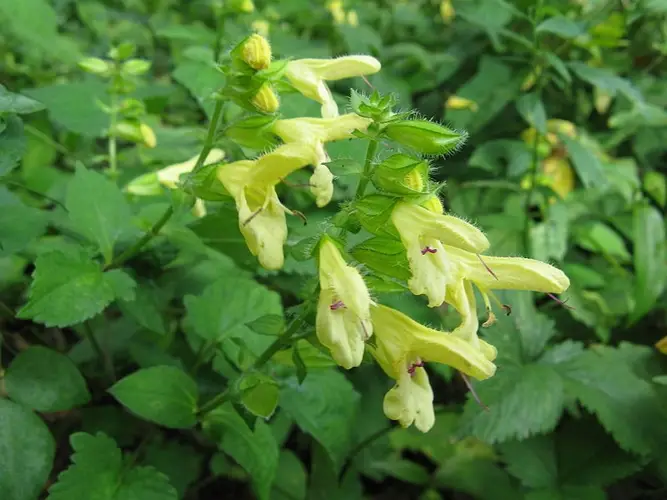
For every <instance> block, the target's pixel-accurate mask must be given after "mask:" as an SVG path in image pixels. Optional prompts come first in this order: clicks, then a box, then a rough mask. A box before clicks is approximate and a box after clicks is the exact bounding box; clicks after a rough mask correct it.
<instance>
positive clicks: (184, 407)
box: [109, 366, 199, 429]
mask: <svg viewBox="0 0 667 500" xmlns="http://www.w3.org/2000/svg"><path fill="white" fill-rule="evenodd" d="M109 392H110V393H111V395H112V396H113V397H114V398H116V399H117V400H118V402H120V403H121V404H122V405H123V406H125V407H126V408H128V409H129V410H130V411H132V412H133V413H135V414H136V415H138V416H139V417H141V418H143V419H146V420H150V421H152V422H155V423H157V424H159V425H163V426H165V427H169V428H172V429H185V428H188V427H192V426H194V425H195V424H196V423H197V419H196V418H195V413H196V412H197V400H198V398H199V390H198V389H197V384H196V383H195V381H194V380H192V379H191V378H190V377H189V376H188V375H187V374H186V373H185V372H184V371H183V370H181V369H179V368H176V367H174V366H154V367H152V368H145V369H143V370H138V371H136V372H134V373H132V374H130V375H128V376H127V377H125V378H123V379H121V380H120V381H118V382H116V384H114V385H113V386H112V387H111V388H110V389H109Z"/></svg>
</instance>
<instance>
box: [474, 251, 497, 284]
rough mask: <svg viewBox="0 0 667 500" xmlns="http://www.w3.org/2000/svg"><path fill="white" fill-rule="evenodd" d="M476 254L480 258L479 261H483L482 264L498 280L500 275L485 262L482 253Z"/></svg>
mask: <svg viewBox="0 0 667 500" xmlns="http://www.w3.org/2000/svg"><path fill="white" fill-rule="evenodd" d="M476 255H477V258H478V259H479V261H480V262H481V263H482V265H483V266H484V267H485V268H486V270H487V271H489V274H491V276H493V277H494V278H496V280H497V279H498V276H496V273H494V272H493V269H491V268H490V267H489V266H487V265H486V262H484V261H483V260H482V256H481V255H480V254H476Z"/></svg>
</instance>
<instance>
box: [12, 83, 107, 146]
mask: <svg viewBox="0 0 667 500" xmlns="http://www.w3.org/2000/svg"><path fill="white" fill-rule="evenodd" d="M23 93H24V94H26V95H28V96H29V97H32V98H33V99H37V100H38V101H40V102H42V103H43V104H44V105H45V106H46V109H47V111H48V112H49V116H50V117H51V119H52V120H53V121H54V122H56V123H57V124H59V125H60V126H62V127H65V128H66V129H68V130H71V131H72V132H74V133H77V134H81V135H83V136H86V137H102V136H103V135H104V134H105V131H106V128H107V127H108V124H109V117H108V116H107V114H106V113H105V112H104V111H103V110H102V108H101V107H100V105H99V104H98V102H106V100H107V95H106V87H105V85H104V84H103V83H102V82H99V81H96V80H87V81H84V82H69V83H58V84H55V85H50V86H47V87H40V88H35V89H26V90H24V91H23Z"/></svg>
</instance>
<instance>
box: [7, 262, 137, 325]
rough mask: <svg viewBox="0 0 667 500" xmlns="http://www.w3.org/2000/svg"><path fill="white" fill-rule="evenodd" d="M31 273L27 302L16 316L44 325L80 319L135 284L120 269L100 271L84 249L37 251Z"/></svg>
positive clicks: (102, 308)
mask: <svg viewBox="0 0 667 500" xmlns="http://www.w3.org/2000/svg"><path fill="white" fill-rule="evenodd" d="M32 277H33V281H32V283H31V285H30V291H29V292H28V296H29V300H28V303H27V304H26V305H24V306H23V307H22V308H21V310H20V311H19V312H18V314H17V316H18V317H19V318H24V319H33V320H35V321H37V322H40V323H44V324H45V325H46V326H69V325H75V324H77V323H81V322H82V321H85V320H87V319H89V318H91V317H93V316H95V315H96V314H98V313H100V312H102V310H104V308H105V307H107V306H108V305H109V304H110V303H111V302H112V301H113V300H114V299H115V298H117V295H116V294H117V293H118V292H122V293H123V294H127V293H130V290H131V288H132V287H133V286H134V281H132V279H131V278H130V277H129V276H128V275H127V274H125V273H124V272H123V271H120V270H115V271H111V272H110V273H103V272H102V270H101V269H100V266H99V265H98V264H97V263H95V262H94V261H92V260H90V259H89V258H87V257H86V255H84V254H83V253H78V254H76V253H73V254H68V255H65V254H63V253H60V252H50V253H47V254H43V255H40V256H39V257H37V260H36V262H35V271H34V272H33V275H32ZM119 284H122V285H123V286H119Z"/></svg>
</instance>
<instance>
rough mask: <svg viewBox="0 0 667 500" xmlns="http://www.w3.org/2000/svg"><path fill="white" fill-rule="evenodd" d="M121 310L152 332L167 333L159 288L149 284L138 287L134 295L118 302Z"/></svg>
mask: <svg viewBox="0 0 667 500" xmlns="http://www.w3.org/2000/svg"><path fill="white" fill-rule="evenodd" d="M118 305H119V306H120V309H121V311H123V313H124V314H125V315H127V316H129V317H131V318H132V319H134V320H135V321H136V322H137V323H139V324H140V325H141V326H142V327H144V328H146V329H147V330H150V331H151V332H155V333H159V334H165V333H167V327H166V325H165V320H164V318H163V316H162V312H161V310H160V299H159V298H158V290H157V289H156V288H155V287H152V286H149V285H143V286H140V287H137V289H136V290H135V294H134V297H132V298H130V299H127V300H125V299H123V300H120V301H119V302H118Z"/></svg>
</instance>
